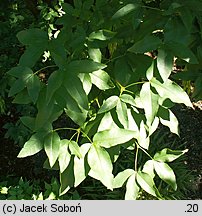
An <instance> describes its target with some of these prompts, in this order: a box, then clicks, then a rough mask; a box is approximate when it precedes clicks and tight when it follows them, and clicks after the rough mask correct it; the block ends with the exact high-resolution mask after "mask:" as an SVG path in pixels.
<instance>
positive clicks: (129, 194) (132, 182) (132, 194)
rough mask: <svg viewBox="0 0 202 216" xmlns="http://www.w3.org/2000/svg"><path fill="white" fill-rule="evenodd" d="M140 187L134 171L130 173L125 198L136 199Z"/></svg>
mask: <svg viewBox="0 0 202 216" xmlns="http://www.w3.org/2000/svg"><path fill="white" fill-rule="evenodd" d="M139 190H140V188H139V187H138V185H137V182H136V173H134V174H133V175H131V176H130V177H129V179H128V181H127V183H126V193H125V200H136V199H137V196H138V193H139Z"/></svg>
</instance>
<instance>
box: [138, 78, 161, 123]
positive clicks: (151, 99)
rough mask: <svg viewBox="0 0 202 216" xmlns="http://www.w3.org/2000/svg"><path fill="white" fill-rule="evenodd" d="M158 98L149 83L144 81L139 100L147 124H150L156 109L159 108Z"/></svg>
mask: <svg viewBox="0 0 202 216" xmlns="http://www.w3.org/2000/svg"><path fill="white" fill-rule="evenodd" d="M158 99H159V96H158V95H157V94H154V93H153V92H152V91H151V89H150V83H149V82H146V83H144V84H143V85H142V89H141V91H140V100H141V102H142V105H143V107H144V111H145V116H146V118H147V125H148V126H150V125H151V124H152V122H153V121H154V118H155V116H156V114H157V111H158V108H159V104H158Z"/></svg>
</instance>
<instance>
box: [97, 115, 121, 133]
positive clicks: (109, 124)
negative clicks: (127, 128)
mask: <svg viewBox="0 0 202 216" xmlns="http://www.w3.org/2000/svg"><path fill="white" fill-rule="evenodd" d="M115 127H118V126H117V125H116V124H115V122H114V121H113V118H112V116H111V113H110V112H107V113H105V114H104V116H103V118H102V120H101V122H100V124H99V127H98V130H97V131H98V132H100V131H104V130H109V129H111V128H115Z"/></svg>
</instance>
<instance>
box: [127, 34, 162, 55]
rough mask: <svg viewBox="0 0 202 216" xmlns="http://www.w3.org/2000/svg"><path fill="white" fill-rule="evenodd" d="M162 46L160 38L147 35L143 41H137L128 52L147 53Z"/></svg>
mask: <svg viewBox="0 0 202 216" xmlns="http://www.w3.org/2000/svg"><path fill="white" fill-rule="evenodd" d="M161 44H162V41H161V40H160V39H159V38H157V37H155V36H153V35H147V36H145V37H144V38H143V39H142V40H140V41H137V42H136V43H135V44H134V45H133V46H132V47H130V48H129V49H128V51H129V52H132V53H145V52H149V51H152V50H156V49H158V48H159V46H160V45H161Z"/></svg>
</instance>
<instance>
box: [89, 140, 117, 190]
mask: <svg viewBox="0 0 202 216" xmlns="http://www.w3.org/2000/svg"><path fill="white" fill-rule="evenodd" d="M88 164H89V166H90V168H91V170H90V172H89V175H90V176H91V177H93V178H95V179H97V180H100V181H101V182H102V183H103V184H104V185H105V186H106V187H107V188H108V189H111V190H112V189H113V174H112V162H111V160H110V156H109V154H108V153H107V151H106V150H105V149H104V148H102V147H100V146H98V145H96V144H93V145H92V146H91V148H90V150H89V152H88Z"/></svg>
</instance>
